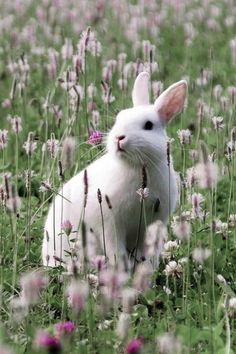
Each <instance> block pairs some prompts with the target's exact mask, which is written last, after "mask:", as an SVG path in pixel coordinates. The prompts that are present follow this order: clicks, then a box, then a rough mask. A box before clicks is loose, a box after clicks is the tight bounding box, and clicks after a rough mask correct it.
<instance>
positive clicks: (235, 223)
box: [229, 214, 236, 227]
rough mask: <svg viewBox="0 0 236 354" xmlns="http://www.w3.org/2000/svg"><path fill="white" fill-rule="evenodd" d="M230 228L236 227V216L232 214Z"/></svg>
mask: <svg viewBox="0 0 236 354" xmlns="http://www.w3.org/2000/svg"><path fill="white" fill-rule="evenodd" d="M229 226H230V227H234V226H236V214H230V216H229Z"/></svg>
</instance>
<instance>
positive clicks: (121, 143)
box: [116, 135, 126, 151]
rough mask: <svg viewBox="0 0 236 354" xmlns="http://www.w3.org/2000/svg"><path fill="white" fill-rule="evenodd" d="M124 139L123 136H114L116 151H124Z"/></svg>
mask: <svg viewBox="0 0 236 354" xmlns="http://www.w3.org/2000/svg"><path fill="white" fill-rule="evenodd" d="M125 138H126V136H125V135H119V136H116V140H117V149H118V151H124V149H123V147H124V143H125V142H124V140H125Z"/></svg>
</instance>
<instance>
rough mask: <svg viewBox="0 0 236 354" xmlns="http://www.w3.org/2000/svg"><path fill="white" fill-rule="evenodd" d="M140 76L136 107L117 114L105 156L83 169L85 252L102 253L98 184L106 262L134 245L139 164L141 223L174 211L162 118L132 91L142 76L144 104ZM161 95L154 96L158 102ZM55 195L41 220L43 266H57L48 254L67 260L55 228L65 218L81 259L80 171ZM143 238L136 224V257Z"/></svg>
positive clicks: (174, 187)
mask: <svg viewBox="0 0 236 354" xmlns="http://www.w3.org/2000/svg"><path fill="white" fill-rule="evenodd" d="M140 75H141V76H140ZM140 75H139V76H138V78H137V79H136V83H135V85H134V90H133V98H134V97H135V98H134V100H135V102H134V103H135V105H136V106H137V107H134V108H129V109H126V110H123V111H121V112H120V113H119V114H118V116H117V118H116V122H115V124H114V126H113V128H112V129H111V131H110V133H109V136H108V141H107V152H106V154H105V155H103V156H102V157H101V158H99V159H98V160H96V161H94V162H93V163H91V164H90V165H89V166H88V167H87V176H88V199H87V205H86V209H85V213H84V216H83V218H84V221H85V225H86V230H87V244H88V246H89V245H90V244H91V243H93V247H90V248H89V247H88V252H89V256H90V257H93V255H94V254H96V253H97V254H102V253H103V236H102V235H103V232H102V219H101V213H100V206H99V203H98V199H97V190H98V188H99V189H100V190H101V194H102V208H103V215H104V228H105V240H106V252H107V256H108V259H109V262H110V263H112V264H114V263H115V261H116V260H117V259H118V258H121V257H122V258H123V257H126V256H127V249H128V250H130V251H131V250H133V249H134V247H135V245H136V239H137V233H138V224H139V214H140V201H139V196H138V195H137V193H136V191H137V190H138V189H139V188H140V186H141V181H142V177H141V172H142V166H143V165H145V166H146V171H147V177H148V181H147V187H148V188H149V197H148V198H147V199H145V202H144V206H145V215H146V225H147V226H148V225H150V224H151V223H152V222H154V221H155V220H162V221H163V222H164V223H166V222H167V221H168V218H169V214H170V213H171V212H172V211H173V210H174V209H175V206H176V201H177V197H178V192H177V183H176V176H175V171H174V169H173V166H172V163H171V164H170V166H169V167H168V164H167V136H166V133H165V129H164V125H163V121H162V120H161V119H160V117H159V116H158V113H157V110H156V102H155V105H140V104H139V103H140V102H141V103H142V102H143V98H142V97H141V96H140V95H139V94H138V93H137V92H136V90H140V87H142V85H141V83H142V78H143V80H144V81H143V84H144V87H145V89H144V91H143V93H144V96H145V102H147V98H148V93H147V92H146V91H147V90H148V85H147V75H146V74H143V73H141V74H140ZM176 85H178V83H177V84H176ZM163 94H164V95H165V93H163ZM163 94H162V95H163ZM162 95H161V97H160V100H163V97H164V96H162ZM164 100H165V97H164ZM182 108H183V107H182ZM180 110H181V107H180V109H179V111H180ZM175 113H176V112H175ZM175 113H174V114H175ZM146 121H151V122H153V123H154V128H153V130H144V129H143V127H144V124H145V122H146ZM122 135H125V138H124V139H123V140H122V141H121V143H120V144H121V145H120V146H121V147H122V149H124V150H125V151H124V152H123V151H118V150H117V136H122ZM59 194H60V195H57V196H56V197H55V199H54V201H53V203H52V205H51V207H50V210H49V213H48V216H47V219H46V223H45V234H44V240H43V247H42V257H43V264H44V265H49V266H52V267H53V266H56V265H59V264H60V262H58V261H55V259H54V256H57V257H59V258H61V259H62V260H63V261H64V262H68V259H69V258H68V257H67V256H66V252H65V251H69V250H70V249H69V243H68V239H67V236H66V235H65V234H64V233H62V230H61V223H62V222H63V221H65V220H67V219H68V220H70V222H71V223H72V225H73V230H74V231H75V232H74V233H72V235H71V238H75V237H77V244H76V247H77V248H78V250H79V251H78V253H79V256H81V258H82V250H81V248H82V244H81V231H80V230H79V231H78V228H79V222H80V220H81V216H82V215H83V211H84V209H83V203H84V171H81V172H80V173H79V174H78V175H76V176H74V177H73V178H72V179H70V180H69V181H68V182H67V183H66V184H65V185H64V186H63V188H62V190H60V191H59ZM61 195H63V197H64V198H62V197H61ZM105 195H108V196H109V199H110V202H111V205H112V209H109V208H108V206H107V203H106V201H105ZM65 198H66V199H67V200H66V199H65ZM157 198H159V200H160V207H159V210H158V211H157V212H155V213H154V212H153V206H154V204H155V202H156V200H157ZM68 200H69V201H70V202H69V201H68ZM77 231H78V233H77ZM144 237H145V227H144V222H142V227H141V232H140V239H139V245H138V256H141V255H142V254H143V241H144ZM93 252H94V254H93Z"/></svg>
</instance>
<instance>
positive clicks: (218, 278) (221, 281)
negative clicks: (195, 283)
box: [217, 274, 227, 285]
mask: <svg viewBox="0 0 236 354" xmlns="http://www.w3.org/2000/svg"><path fill="white" fill-rule="evenodd" d="M217 280H218V281H219V282H220V283H221V284H223V285H227V281H226V280H225V278H224V277H223V275H221V274H217Z"/></svg>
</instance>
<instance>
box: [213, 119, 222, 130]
mask: <svg viewBox="0 0 236 354" xmlns="http://www.w3.org/2000/svg"><path fill="white" fill-rule="evenodd" d="M211 121H212V123H213V125H214V128H215V130H220V129H222V128H224V126H225V125H224V123H223V122H224V118H223V117H213V118H211Z"/></svg>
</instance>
